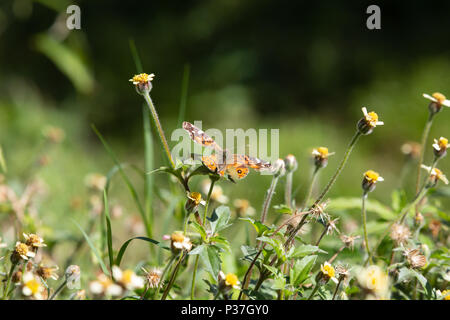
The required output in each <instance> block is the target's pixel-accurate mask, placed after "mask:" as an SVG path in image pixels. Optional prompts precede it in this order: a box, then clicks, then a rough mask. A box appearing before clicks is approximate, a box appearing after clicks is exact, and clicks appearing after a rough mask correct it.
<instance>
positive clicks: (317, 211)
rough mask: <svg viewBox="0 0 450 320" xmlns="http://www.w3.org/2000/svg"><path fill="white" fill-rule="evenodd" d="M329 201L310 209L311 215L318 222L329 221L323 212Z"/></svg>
mask: <svg viewBox="0 0 450 320" xmlns="http://www.w3.org/2000/svg"><path fill="white" fill-rule="evenodd" d="M329 202H330V201H329V200H327V201H324V202H322V203H321V204H318V205H316V206H314V208H312V209H311V215H312V217H314V218H315V219H316V220H318V221H329V220H330V217H329V215H328V213H326V212H325V209H326V207H327V206H328V204H329Z"/></svg>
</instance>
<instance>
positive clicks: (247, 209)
mask: <svg viewBox="0 0 450 320" xmlns="http://www.w3.org/2000/svg"><path fill="white" fill-rule="evenodd" d="M233 205H234V206H235V208H236V214H237V215H238V216H240V217H242V216H252V215H254V214H255V208H253V207H252V206H250V202H249V201H248V200H246V199H235V200H234V201H233Z"/></svg>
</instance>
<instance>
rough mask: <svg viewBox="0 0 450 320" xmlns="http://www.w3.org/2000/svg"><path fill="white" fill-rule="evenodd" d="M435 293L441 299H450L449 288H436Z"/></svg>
mask: <svg viewBox="0 0 450 320" xmlns="http://www.w3.org/2000/svg"><path fill="white" fill-rule="evenodd" d="M436 293H437V294H438V296H440V297H441V298H442V299H443V300H450V290H444V291H442V292H441V291H440V290H437V291H436Z"/></svg>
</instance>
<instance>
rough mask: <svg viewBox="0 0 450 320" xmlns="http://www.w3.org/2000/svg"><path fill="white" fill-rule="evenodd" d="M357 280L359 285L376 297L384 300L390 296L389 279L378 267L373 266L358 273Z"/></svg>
mask: <svg viewBox="0 0 450 320" xmlns="http://www.w3.org/2000/svg"><path fill="white" fill-rule="evenodd" d="M356 277H357V280H358V282H359V284H360V285H361V286H362V287H364V288H365V289H367V290H369V291H370V292H371V293H373V294H375V295H376V297H378V298H381V299H384V298H388V294H389V277H388V275H387V274H386V273H385V272H384V271H383V270H382V269H381V268H380V267H379V266H377V265H371V266H369V267H367V268H364V269H361V270H359V272H357V276H356Z"/></svg>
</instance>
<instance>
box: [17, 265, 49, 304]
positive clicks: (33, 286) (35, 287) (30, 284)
mask: <svg viewBox="0 0 450 320" xmlns="http://www.w3.org/2000/svg"><path fill="white" fill-rule="evenodd" d="M22 281H23V285H22V294H23V295H24V296H27V297H32V298H34V299H37V300H42V299H43V296H42V293H43V291H44V290H45V288H44V286H43V285H42V284H41V282H40V281H39V280H38V279H36V277H35V276H34V275H33V274H32V273H31V272H26V273H25V274H24V275H23V278H22Z"/></svg>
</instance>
